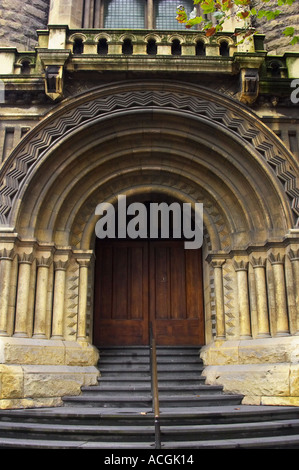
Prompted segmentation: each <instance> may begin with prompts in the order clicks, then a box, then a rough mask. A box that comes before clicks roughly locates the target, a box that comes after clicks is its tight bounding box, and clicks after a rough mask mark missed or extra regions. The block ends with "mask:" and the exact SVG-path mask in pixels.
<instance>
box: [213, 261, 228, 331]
mask: <svg viewBox="0 0 299 470" xmlns="http://www.w3.org/2000/svg"><path fill="white" fill-rule="evenodd" d="M223 263H224V261H223V260H213V261H212V266H213V268H214V283H215V307H216V338H217V339H225V319H224V297H223V279H222V265H223Z"/></svg>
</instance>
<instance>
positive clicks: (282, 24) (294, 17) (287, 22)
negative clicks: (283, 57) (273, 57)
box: [252, 0, 299, 55]
mask: <svg viewBox="0 0 299 470" xmlns="http://www.w3.org/2000/svg"><path fill="white" fill-rule="evenodd" d="M252 4H253V6H255V7H256V8H257V9H258V10H260V9H263V10H270V9H271V10H277V9H280V10H281V11H282V13H281V14H280V15H279V16H278V17H277V18H276V19H275V20H271V21H267V20H265V19H261V20H255V21H253V26H254V27H255V28H256V29H257V31H258V32H259V33H261V34H265V35H266V40H265V48H266V50H267V51H268V52H270V53H271V54H278V55H279V54H284V52H286V51H291V52H292V51H293V52H298V51H299V43H298V44H296V45H295V46H291V45H290V44H289V43H290V38H286V37H285V36H284V35H283V31H284V29H285V28H286V27H288V26H293V27H294V28H295V29H296V31H297V35H299V0H295V2H294V3H293V5H288V6H286V7H277V1H275V0H270V2H269V3H264V2H262V1H261V0H253V2H252Z"/></svg>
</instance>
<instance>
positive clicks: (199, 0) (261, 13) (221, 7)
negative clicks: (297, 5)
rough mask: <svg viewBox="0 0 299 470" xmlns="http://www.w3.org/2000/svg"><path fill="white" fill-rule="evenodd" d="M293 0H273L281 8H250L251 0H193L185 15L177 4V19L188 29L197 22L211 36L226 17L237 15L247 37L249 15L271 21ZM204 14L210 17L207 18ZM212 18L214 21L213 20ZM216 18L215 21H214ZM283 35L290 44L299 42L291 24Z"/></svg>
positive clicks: (250, 33) (249, 29) (250, 29)
mask: <svg viewBox="0 0 299 470" xmlns="http://www.w3.org/2000/svg"><path fill="white" fill-rule="evenodd" d="M294 1H295V0H275V6H277V7H282V9H280V8H277V9H272V8H271V9H266V8H261V9H260V10H257V9H256V8H250V6H251V5H250V4H251V0H194V1H193V3H194V5H195V8H194V10H193V11H192V12H191V14H190V15H189V17H188V15H187V12H186V10H185V8H184V6H183V5H179V6H178V8H177V21H178V22H179V23H184V24H185V25H186V28H188V29H190V28H192V27H193V26H195V25H197V24H201V25H202V30H203V31H204V32H205V34H206V36H208V37H209V36H213V35H214V34H215V33H217V32H218V31H222V30H223V24H224V22H225V21H226V20H227V19H230V18H232V17H237V19H239V20H243V23H244V27H242V29H243V32H244V37H248V36H250V35H252V34H254V32H253V29H252V28H251V25H250V22H249V21H248V20H249V19H250V17H255V18H257V19H262V18H265V19H266V20H267V21H271V20H274V19H276V18H277V17H279V15H280V14H281V13H282V12H283V7H284V6H288V5H292V4H293V3H294ZM262 2H263V3H264V4H266V3H269V2H270V0H262ZM196 5H200V7H201V11H202V16H197V14H196V11H197V8H196ZM206 15H209V17H210V18H211V17H212V19H207V17H206ZM213 20H214V21H213ZM215 20H216V21H215ZM283 34H284V36H286V37H288V38H290V44H291V45H295V44H297V43H298V42H299V36H298V35H296V34H295V28H293V27H292V26H289V27H286V28H285V30H284V31H283Z"/></svg>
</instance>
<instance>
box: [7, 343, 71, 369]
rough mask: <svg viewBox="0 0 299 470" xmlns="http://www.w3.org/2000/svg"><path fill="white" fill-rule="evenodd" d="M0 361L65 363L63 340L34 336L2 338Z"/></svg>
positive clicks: (14, 362) (13, 362)
mask: <svg viewBox="0 0 299 470" xmlns="http://www.w3.org/2000/svg"><path fill="white" fill-rule="evenodd" d="M0 363H5V364H48V365H49V364H56V365H59V364H64V363H65V348H64V345H63V342H62V341H52V340H38V339H32V338H10V337H8V338H5V337H4V338H0Z"/></svg>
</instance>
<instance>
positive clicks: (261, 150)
mask: <svg viewBox="0 0 299 470" xmlns="http://www.w3.org/2000/svg"><path fill="white" fill-rule="evenodd" d="M139 123H141V124H139ZM163 142H165V144H163ZM123 145H125V151H122V147H123ZM134 146H135V147H134ZM109 149H112V150H111V151H109ZM170 149H171V150H170ZM104 151H105V155H104ZM89 154H93V155H95V156H96V158H95V159H92V158H87V157H86V155H89ZM153 157H154V159H153V160H155V159H156V160H159V164H158V163H157V161H156V171H157V172H158V173H159V174H160V177H161V175H162V174H163V175H169V174H172V175H173V176H174V177H175V178H176V179H177V180H178V179H179V178H181V181H182V180H183V179H184V183H185V184H186V187H189V188H190V187H191V186H192V185H193V186H197V188H205V191H206V192H207V195H206V203H207V207H208V206H209V205H210V207H211V210H212V211H213V210H214V209H213V207H216V206H218V208H219V210H220V211H221V212H222V215H223V217H224V219H225V220H226V222H225V223H226V230H230V231H231V232H232V233H233V232H234V231H235V232H238V230H239V232H241V231H243V232H246V233H247V234H248V233H258V232H260V233H262V238H260V239H259V240H258V241H259V242H261V241H266V240H267V238H269V237H271V236H273V235H276V236H277V235H278V236H280V237H282V236H284V235H285V234H286V233H287V232H288V230H289V229H291V228H294V227H296V226H298V216H299V203H298V201H299V198H298V195H299V192H298V188H297V186H296V183H297V178H298V164H297V163H296V161H295V159H294V157H293V155H292V154H291V153H290V152H289V151H288V150H287V149H286V147H285V146H284V145H283V144H282V143H281V141H280V140H279V139H278V138H277V137H276V136H275V135H274V134H273V133H272V132H271V131H270V130H269V129H268V128H267V127H266V126H264V125H263V123H262V122H261V121H260V120H259V119H258V118H257V117H256V116H255V115H254V114H253V113H252V112H251V111H248V109H246V108H245V107H243V106H242V105H240V103H236V102H235V101H233V100H232V99H230V98H227V97H223V96H221V95H220V94H217V93H213V94H211V92H210V90H208V89H205V88H202V87H198V86H192V88H191V87H190V85H186V84H184V83H173V82H168V81H156V82H155V81H146V80H145V81H140V82H139V83H136V82H127V83H125V84H119V83H115V84H111V85H109V86H106V85H105V86H101V87H99V88H97V89H94V90H91V91H90V92H88V93H84V94H81V95H78V96H76V97H75V98H73V99H69V100H66V101H65V102H64V103H62V104H60V105H59V106H58V107H57V108H56V110H55V111H54V112H51V113H50V115H49V116H47V117H45V119H44V120H43V121H42V122H41V123H40V124H39V125H37V126H36V127H35V128H34V129H33V130H32V131H31V132H30V133H28V135H27V136H26V137H25V138H24V139H23V141H22V142H21V143H20V144H19V146H18V147H17V148H16V149H15V150H14V151H13V153H12V154H11V155H10V157H9V158H8V159H7V161H6V162H5V163H4V165H3V168H2V170H1V182H2V184H1V187H0V220H1V226H2V231H3V232H5V231H17V232H19V233H20V235H21V236H22V230H23V229H24V225H26V226H27V229H28V228H30V229H31V230H32V233H29V232H27V233H26V236H27V237H28V236H29V235H31V236H36V235H38V231H37V230H38V229H37V228H36V221H37V219H38V218H41V219H42V218H43V211H42V209H43V208H44V207H45V206H46V205H47V204H48V202H49V203H50V202H51V204H54V206H53V211H52V214H51V217H50V218H51V221H48V222H47V224H48V225H47V226H46V225H45V226H44V227H41V226H39V227H40V228H41V229H46V228H47V230H48V231H49V232H51V233H52V237H53V233H54V230H55V229H56V228H57V224H58V225H59V223H60V222H59V220H58V217H57V218H56V219H55V214H59V215H61V214H62V210H63V206H62V204H64V203H65V201H68V202H69V207H70V205H71V204H73V202H74V194H75V192H76V191H78V189H79V188H80V187H81V191H82V188H83V187H84V184H86V185H87V186H86V187H85V188H86V192H85V196H83V193H80V198H82V199H80V198H79V199H80V202H79V203H78V204H79V205H80V204H81V207H82V205H84V204H85V202H86V201H87V200H88V198H89V197H90V191H92V190H95V189H96V188H98V187H99V184H101V185H102V186H104V185H107V184H109V182H110V183H111V185H112V187H113V185H114V184H115V182H116V181H117V180H118V179H119V178H121V179H123V177H124V176H125V174H127V173H128V172H129V173H130V174H131V176H133V178H135V177H136V176H134V172H137V173H139V174H141V173H142V172H143V173H146V172H151V171H153V170H154V168H152V167H151V165H149V162H150V161H151V159H152V158H153ZM108 160H110V161H109V168H110V171H109V172H108V171H106V170H107V168H106V167H105V165H104V166H102V162H105V161H106V162H107V161H108ZM87 161H88V162H89V163H88V165H84V162H87ZM99 161H100V162H101V164H99ZM172 161H173V162H175V164H174V165H172V163H171V162H172ZM122 162H125V164H124V165H123V166H122ZM114 163H115V165H116V166H115V167H114V168H115V169H114V171H111V168H112V166H113V164H114ZM119 165H120V168H119V170H118V167H119ZM147 165H149V166H147ZM71 169H72V173H73V174H72V178H71V179H70V178H69V176H70V174H69V172H70V170H71ZM102 170H103V171H104V170H105V171H106V174H105V177H103V174H104V173H103V171H102ZM47 172H48V173H47ZM97 172H98V173H97ZM234 172H235V173H234ZM45 174H47V176H46V177H45ZM93 175H94V176H95V177H96V178H97V181H99V178H100V175H101V177H102V180H101V183H99V184H96V183H93V185H91V183H90V181H91V180H90V178H92V176H93ZM40 178H41V180H42V178H44V186H43V187H42V188H41V187H40V186H41V185H40V181H41V180H40ZM62 178H65V181H64V183H63V184H62V185H61V186H59V183H61V179H62ZM238 178H239V183H238ZM55 179H56V181H55ZM54 181H55V184H54ZM154 181H155V178H154V177H153V179H152V183H154ZM217 181H218V184H216V182H217ZM246 182H247V183H246ZM243 184H246V185H247V191H249V193H248V192H247V194H246V193H245V191H243V190H242V187H243ZM51 185H52V186H51ZM263 185H264V187H263ZM88 186H89V188H88ZM58 187H59V188H60V193H59V194H58V192H57V191H56V189H57V188H58ZM51 188H52V190H53V188H56V189H55V192H56V194H57V195H58V198H57V199H56V201H54V199H53V196H52V195H51ZM87 188H88V189H87ZM92 188H93V189H92ZM77 194H78V192H77ZM51 198H52V199H51ZM58 199H59V200H58ZM251 199H252V201H253V204H252V205H251V206H250V200H251ZM26 204H28V207H26ZM231 204H232V206H230V205H231ZM254 205H256V208H255V210H254ZM229 206H230V207H229ZM66 207H67V206H64V210H65V208H66ZM78 209H79V206H78ZM217 210H218V209H217ZM31 211H33V212H31ZM234 211H235V216H234V214H233V212H234ZM28 214H33V215H32V217H31V221H30V224H28V223H25V221H24V218H25V216H26V217H27V216H28ZM53 214H54V215H53ZM78 214H79V212H78ZM239 217H241V220H242V222H241V225H242V227H239V228H238V229H237V227H236V224H237V225H238V222H237V220H238V219H239ZM75 219H76V217H75V215H74V219H73V221H70V220H69V223H70V224H71V225H76V222H75ZM277 230H278V231H277ZM69 235H70V233H69ZM263 237H264V238H263ZM37 238H38V236H37ZM262 239H263V240H262ZM45 241H50V240H45ZM51 241H53V240H51ZM250 241H252V240H250V239H249V238H247V244H249V243H250ZM255 241H256V240H255ZM234 245H235V244H234Z"/></svg>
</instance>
